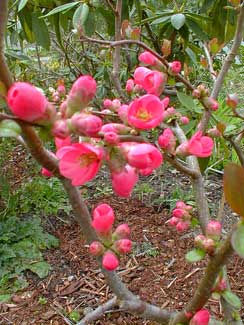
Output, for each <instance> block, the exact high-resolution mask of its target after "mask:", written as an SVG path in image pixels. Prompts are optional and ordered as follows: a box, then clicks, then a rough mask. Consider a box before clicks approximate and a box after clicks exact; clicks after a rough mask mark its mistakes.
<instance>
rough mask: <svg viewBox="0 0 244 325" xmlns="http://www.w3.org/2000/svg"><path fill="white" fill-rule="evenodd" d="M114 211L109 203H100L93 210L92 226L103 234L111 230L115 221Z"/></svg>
mask: <svg viewBox="0 0 244 325" xmlns="http://www.w3.org/2000/svg"><path fill="white" fill-rule="evenodd" d="M114 219H115V217H114V211H113V209H112V208H111V207H110V206H109V205H108V204H99V205H98V206H97V207H96V208H95V209H94V211H93V221H92V227H93V228H94V229H95V230H96V231H97V232H98V233H102V234H104V233H105V234H106V233H108V232H110V230H111V229H112V225H113V223H114Z"/></svg>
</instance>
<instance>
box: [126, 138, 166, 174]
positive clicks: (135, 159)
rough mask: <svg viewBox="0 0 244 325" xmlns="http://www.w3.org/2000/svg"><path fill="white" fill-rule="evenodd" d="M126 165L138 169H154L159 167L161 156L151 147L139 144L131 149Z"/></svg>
mask: <svg viewBox="0 0 244 325" xmlns="http://www.w3.org/2000/svg"><path fill="white" fill-rule="evenodd" d="M127 160H128V163H129V164H130V165H131V166H133V167H135V168H138V169H145V168H150V169H155V168H158V167H160V166H161V164H162V162H163V156H162V154H161V152H160V151H159V150H158V149H157V148H156V147H155V146H153V145H151V144H148V143H139V144H136V145H134V146H132V147H131V149H130V150H129V152H128V154H127Z"/></svg>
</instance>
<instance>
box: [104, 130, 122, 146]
mask: <svg viewBox="0 0 244 325" xmlns="http://www.w3.org/2000/svg"><path fill="white" fill-rule="evenodd" d="M104 141H105V142H107V143H109V144H117V143H119V136H118V134H117V133H115V132H106V133H105V134H104Z"/></svg>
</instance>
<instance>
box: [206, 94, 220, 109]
mask: <svg viewBox="0 0 244 325" xmlns="http://www.w3.org/2000/svg"><path fill="white" fill-rule="evenodd" d="M203 104H204V105H205V106H206V107H207V108H209V109H211V110H212V111H216V110H217V109H218V108H219V103H218V102H217V101H216V100H215V99H214V98H212V97H204V98H203Z"/></svg>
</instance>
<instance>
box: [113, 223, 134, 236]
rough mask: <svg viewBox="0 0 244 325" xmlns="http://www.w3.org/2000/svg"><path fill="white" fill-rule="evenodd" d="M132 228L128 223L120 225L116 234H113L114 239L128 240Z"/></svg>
mask: <svg viewBox="0 0 244 325" xmlns="http://www.w3.org/2000/svg"><path fill="white" fill-rule="evenodd" d="M130 232H131V231H130V227H129V226H128V225H127V223H123V224H122V225H119V226H118V227H117V228H116V229H115V231H114V233H113V237H114V238H115V239H124V238H128V237H129V236H130Z"/></svg>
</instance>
